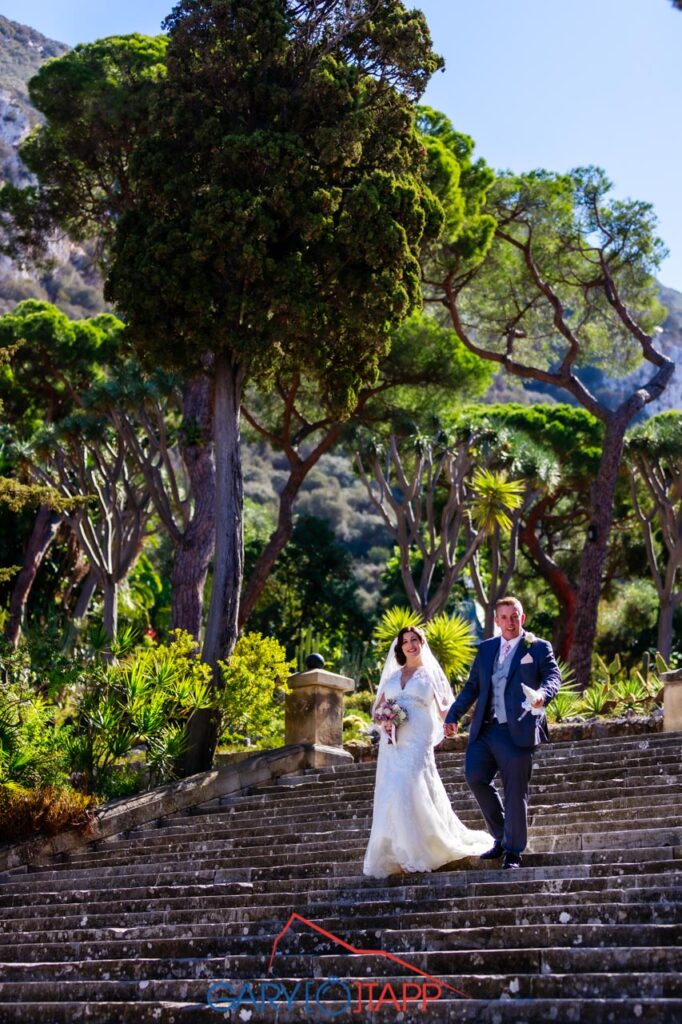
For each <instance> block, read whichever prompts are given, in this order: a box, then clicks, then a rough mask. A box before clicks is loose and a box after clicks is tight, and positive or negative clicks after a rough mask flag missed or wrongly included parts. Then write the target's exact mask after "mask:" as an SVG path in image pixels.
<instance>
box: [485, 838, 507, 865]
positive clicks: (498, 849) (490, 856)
mask: <svg viewBox="0 0 682 1024" xmlns="http://www.w3.org/2000/svg"><path fill="white" fill-rule="evenodd" d="M503 853H504V846H503V845H502V843H501V842H500V840H499V839H496V840H495V844H494V846H492V847H491V848H490V849H489V850H486V852H485V853H482V854H481V856H480V857H479V860H499V859H500V857H501V856H502V854H503Z"/></svg>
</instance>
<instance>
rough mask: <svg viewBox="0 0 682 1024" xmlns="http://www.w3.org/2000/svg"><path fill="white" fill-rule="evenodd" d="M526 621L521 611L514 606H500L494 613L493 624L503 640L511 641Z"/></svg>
mask: <svg viewBox="0 0 682 1024" xmlns="http://www.w3.org/2000/svg"><path fill="white" fill-rule="evenodd" d="M525 621H526V616H525V615H524V614H523V609H522V608H519V606H518V605H515V604H501V605H500V607H499V608H498V609H497V611H496V612H495V622H496V623H497V625H498V626H499V627H500V632H501V633H502V636H503V637H504V639H505V640H513V639H514V638H515V637H517V636H518V635H519V633H520V632H521V626H522V625H523V624H524V622H525Z"/></svg>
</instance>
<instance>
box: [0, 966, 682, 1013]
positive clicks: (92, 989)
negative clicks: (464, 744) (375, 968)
mask: <svg viewBox="0 0 682 1024" xmlns="http://www.w3.org/2000/svg"><path fill="white" fill-rule="evenodd" d="M385 966H386V970H385V972H382V973H381V975H380V980H377V979H376V978H375V977H373V976H371V975H370V976H369V977H367V978H366V980H365V986H366V987H365V992H366V994H367V995H369V989H368V988H367V986H368V985H369V984H370V983H371V982H376V984H377V986H378V987H377V988H376V989H375V997H376V996H378V994H379V992H380V991H381V990H382V988H383V986H384V985H386V984H389V985H391V987H392V988H393V990H394V992H397V991H402V986H403V983H404V982H405V981H406V978H407V977H408V975H407V973H401V974H395V973H394V971H393V968H394V964H392V963H390V961H386V962H385ZM337 977H341V978H343V977H350V976H349V975H348V974H346V975H339V976H337ZM352 977H353V978H358V975H357V974H353V975H352ZM414 977H415V981H416V980H417V977H418V976H414ZM217 980H219V979H217ZM420 980H421V979H420ZM438 981H439V982H441V983H445V984H446V985H450V986H452V988H454V989H457V990H459V991H460V992H462V993H464V994H465V996H466V998H467V999H486V1000H487V999H561V998H565V985H566V978H565V977H564V976H561V975H558V976H557V975H553V976H551V977H548V976H542V975H536V974H524V973H513V974H504V973H502V972H499V973H496V974H494V975H482V974H464V975H449V974H445V975H439V976H438ZM300 982H301V979H300V978H294V977H291V978H289V977H282V976H281V975H278V976H277V978H274V979H272V983H273V985H284V986H285V987H286V991H287V992H288V993H292V992H294V991H295V989H296V986H297V985H299V986H300ZM211 983H213V984H215V982H212V980H207V979H205V978H192V977H185V976H183V975H180V976H178V977H175V978H172V979H163V978H162V979H159V978H155V977H154V976H151V977H147V978H145V979H141V980H137V979H129V978H127V977H119V978H117V979H116V980H106V981H104V980H99V981H97V982H96V983H95V984H93V981H92V979H87V980H73V981H71V980H68V981H65V980H61V981H59V982H58V983H57V984H56V985H55V982H54V981H31V982H26V981H23V982H0V1001H2V1002H7V1003H12V1002H15V1001H17V1002H18V1001H20V1000H23V1001H24V1002H32V1003H35V1004H36V1005H39V1004H41V1003H44V1002H49V1001H53V1000H55V999H58V1000H59V1002H70V1003H74V1002H81V1001H85V1000H88V999H89V1000H91V1001H96V1002H98V1003H101V1002H104V1001H107V1002H118V1001H124V1000H125V1001H130V1002H147V1001H150V1000H154V1001H158V1002H180V1001H182V1002H185V1003H201V1002H202V1001H206V999H207V992H208V988H209V985H210V984H211ZM231 985H232V988H236V985H235V982H234V981H232V982H231ZM271 991H272V989H271ZM356 992H357V989H356ZM572 992H573V997H574V998H583V999H604V998H612V999H613V998H619V999H640V998H641V999H670V998H682V976H681V975H680V974H679V972H672V971H671V972H666V973H664V972H652V973H646V972H641V971H640V972H637V973H627V974H623V973H599V972H597V971H594V972H593V973H590V974H583V975H579V976H578V977H576V978H575V979H572Z"/></svg>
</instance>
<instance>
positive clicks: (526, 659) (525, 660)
mask: <svg viewBox="0 0 682 1024" xmlns="http://www.w3.org/2000/svg"><path fill="white" fill-rule="evenodd" d="M521 664H522V665H532V664H533V656H532V655H531V654H524V656H523V657H522V658H521Z"/></svg>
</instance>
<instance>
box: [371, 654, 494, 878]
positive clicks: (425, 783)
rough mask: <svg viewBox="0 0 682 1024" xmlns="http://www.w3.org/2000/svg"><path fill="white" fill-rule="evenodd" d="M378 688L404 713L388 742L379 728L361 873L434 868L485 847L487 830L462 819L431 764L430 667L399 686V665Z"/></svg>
mask: <svg viewBox="0 0 682 1024" xmlns="http://www.w3.org/2000/svg"><path fill="white" fill-rule="evenodd" d="M383 693H384V695H385V697H386V698H387V699H391V698H394V699H396V700H398V701H399V702H400V704H402V706H403V707H404V708H405V710H406V711H407V716H408V718H407V721H406V722H404V723H403V724H402V725H401V726H400V727H399V728H398V731H397V743H395V744H389V742H388V736H387V735H386V734H385V733H384V732H383V731H382V735H381V740H380V742H379V757H378V760H377V773H376V783H375V789H374V816H373V818H372V832H371V835H370V837H369V844H368V846H367V851H366V853H365V861H364V865H363V873H364V874H365V875H370V876H372V877H374V878H385V877H386V876H387V875H391V874H395V873H396V872H399V871H400V870H403V871H433V870H434V869H435V868H439V867H441V866H442V865H443V864H447V863H448V862H449V861H453V860H459V859H461V858H462V857H469V856H479V855H480V854H481V853H485V851H486V850H489V849H490V847H491V845H492V839H491V838H490V836H489V834H488V833H487V832H485V831H476V830H474V829H470V828H467V827H466V825H463V824H462V822H461V821H460V820H459V818H458V817H457V815H456V814H455V813H454V811H453V810H452V807H451V806H450V801H449V800H448V796H447V793H446V792H445V787H444V786H443V783H442V781H441V778H440V775H439V774H438V770H437V768H436V759H435V756H434V753H433V743H434V719H435V716H436V714H437V712H436V698H435V694H434V687H433V683H432V680H431V677H430V675H429V672H428V671H427V669H426V668H424V667H423V666H420V667H419V668H417V670H416V671H415V672H414V674H413V675H412V676H411V677H410V679H409V680H408V682H407V684H406V686H405V689H402V687H401V683H400V670H398V671H397V672H395V673H393V674H392V675H391V676H390V678H389V679H388V681H387V682H386V685H385V687H384V688H383ZM441 736H442V732H441Z"/></svg>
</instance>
